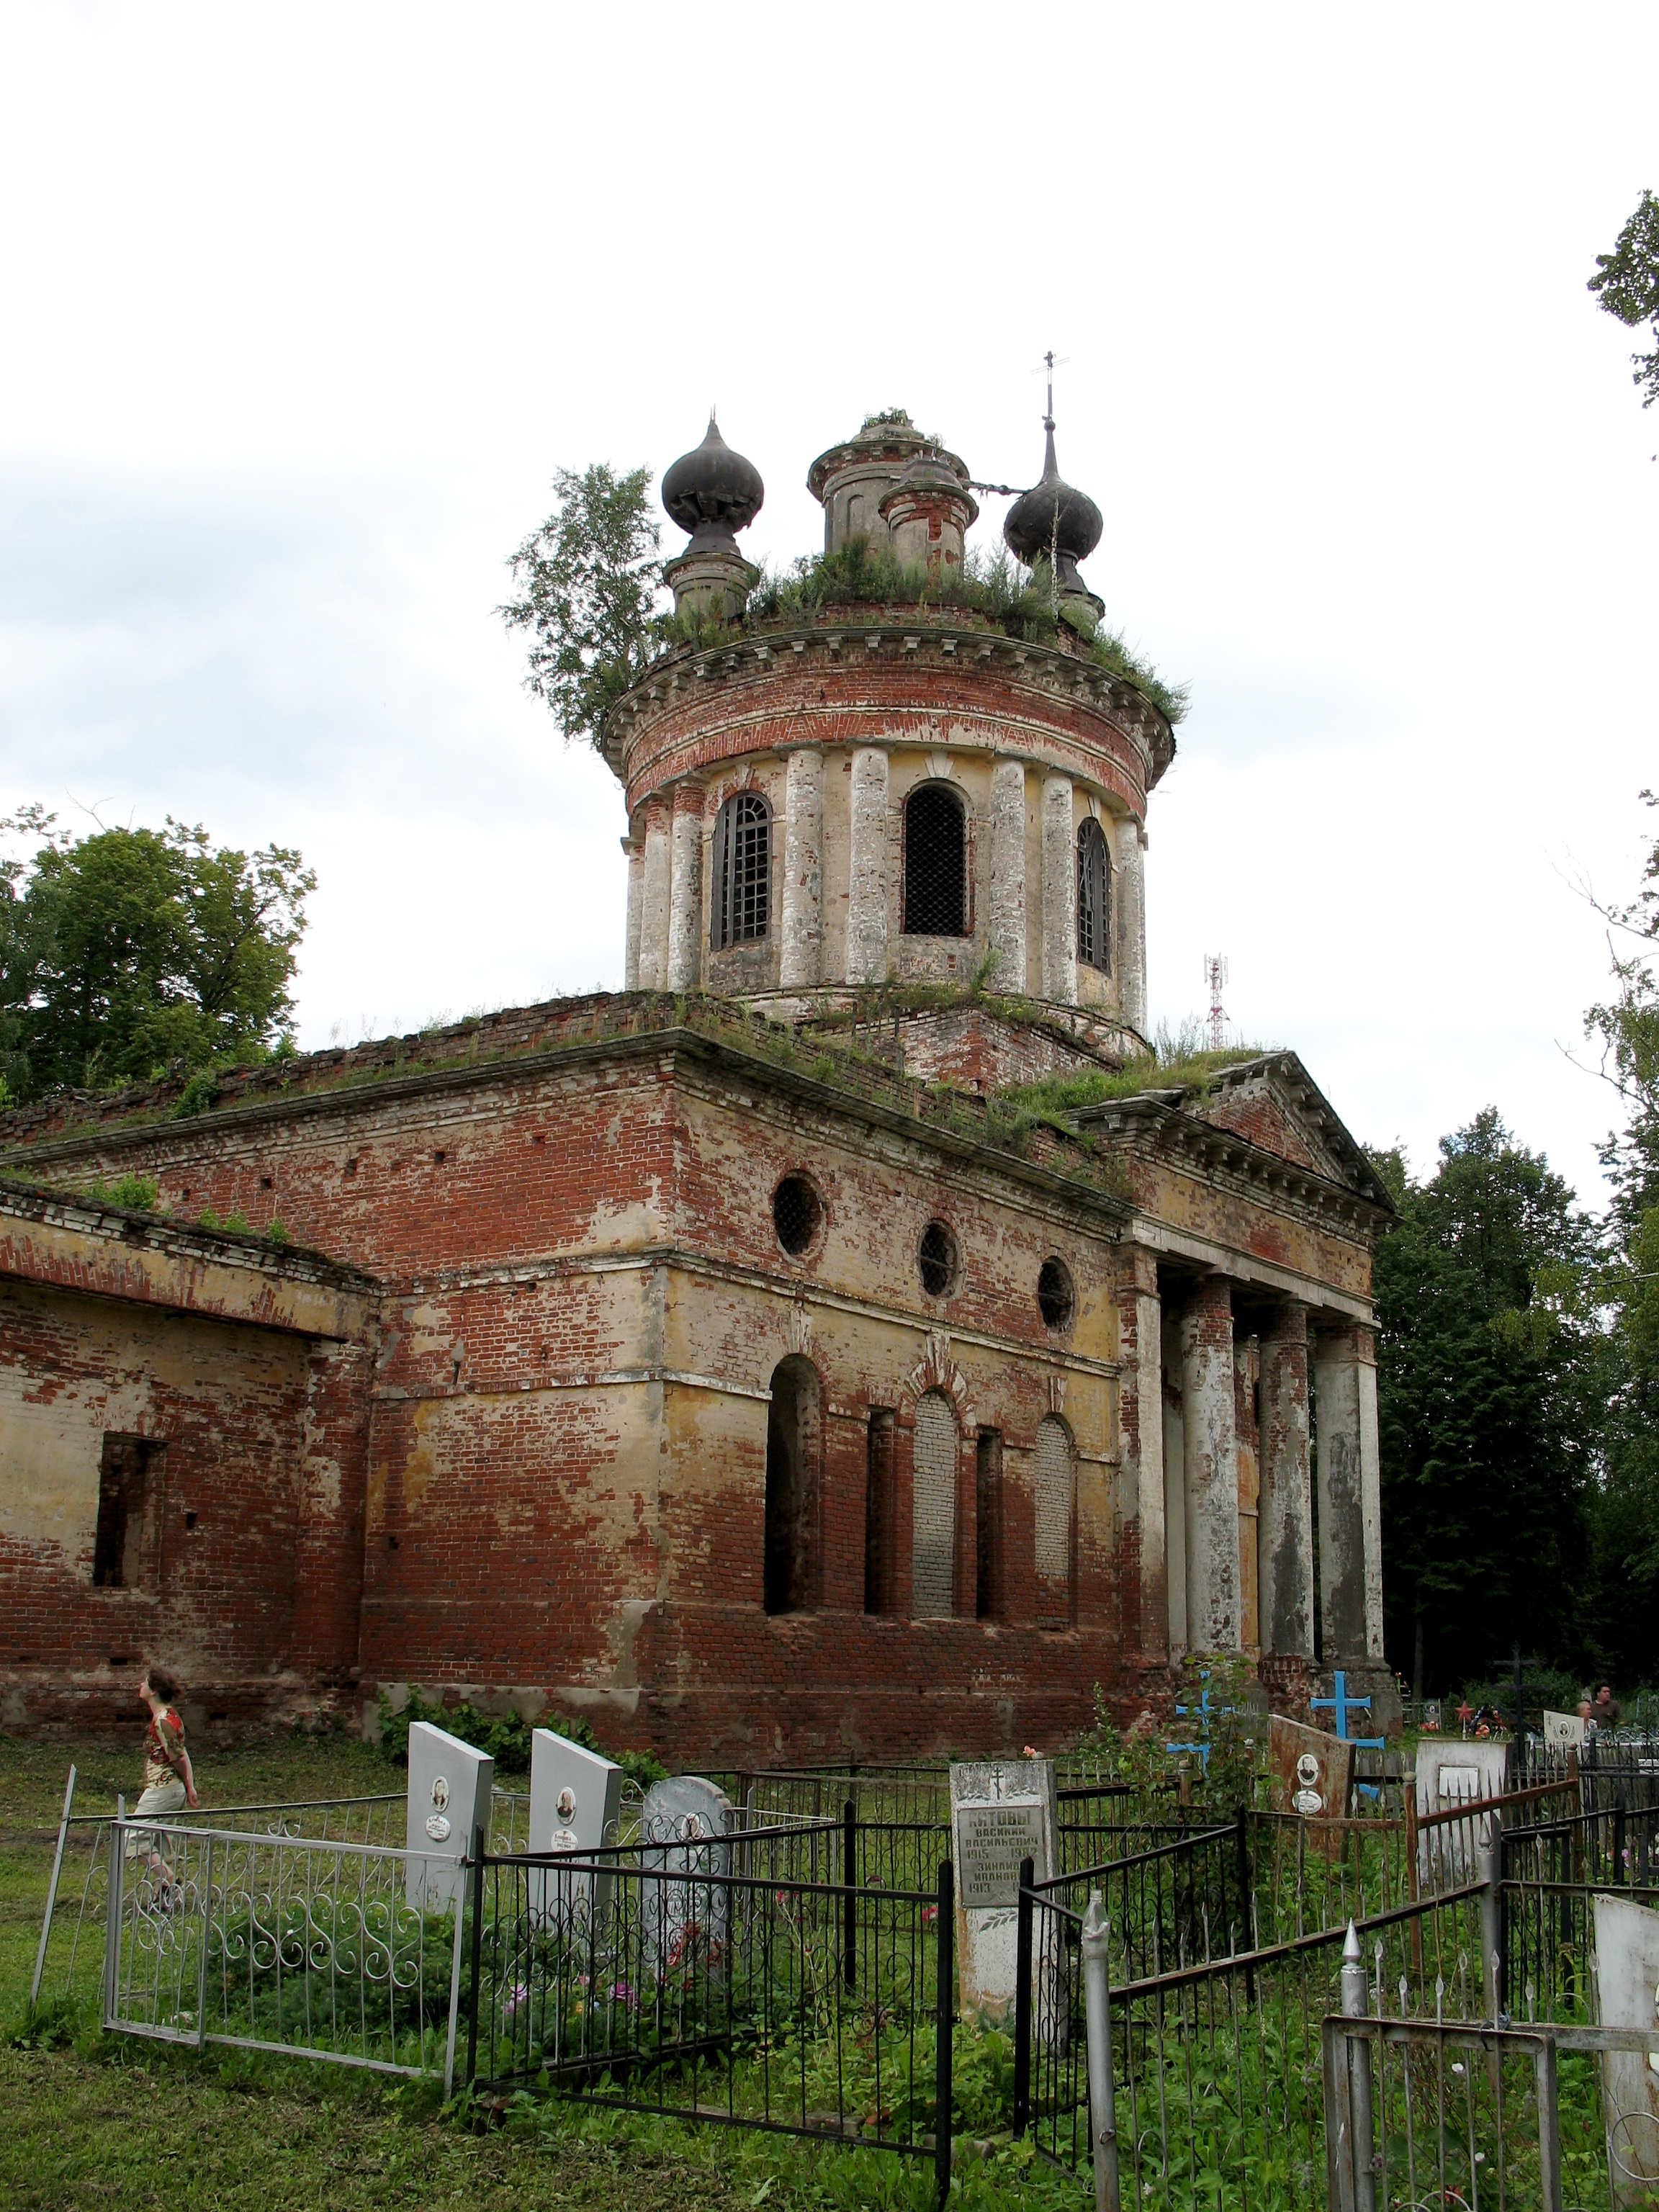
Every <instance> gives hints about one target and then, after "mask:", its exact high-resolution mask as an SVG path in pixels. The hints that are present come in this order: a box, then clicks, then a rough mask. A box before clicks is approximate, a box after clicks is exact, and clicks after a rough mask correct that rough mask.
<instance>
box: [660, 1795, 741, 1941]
mask: <svg viewBox="0 0 1659 2212" xmlns="http://www.w3.org/2000/svg"><path fill="white" fill-rule="evenodd" d="M734 1818H735V1816H734V1814H733V1813H732V1800H731V1799H730V1798H729V1797H728V1796H726V1792H725V1790H717V1789H716V1788H715V1787H714V1784H713V1783H712V1782H705V1781H704V1780H703V1779H702V1776H701V1775H697V1774H671V1775H669V1776H667V1777H666V1778H665V1780H663V1781H661V1782H653V1784H652V1785H651V1787H650V1789H649V1790H647V1792H646V1793H645V1802H644V1804H643V1805H642V1806H641V1808H640V1843H641V1852H640V1865H641V1870H642V1872H643V1874H644V1875H645V1877H646V1879H645V1880H644V1881H642V1882H641V1899H640V1905H641V1919H642V1920H643V1922H644V1925H645V1942H646V1948H647V1952H648V1953H649V1954H651V1955H652V1957H653V1960H660V1961H661V1962H662V1964H663V1965H664V1966H668V1967H673V1966H678V1965H679V1964H680V1962H681V1960H682V1959H684V1958H685V1957H687V1956H688V1955H689V1954H695V1955H696V1956H697V1957H699V1958H701V1959H702V1960H712V1958H713V1956H714V1949H715V1947H716V1946H718V1947H719V1948H720V1949H722V1950H723V1949H724V1948H725V1945H726V1900H727V1895H728V1893H727V1891H726V1888H725V1887H724V1886H723V1885H722V1884H721V1882H720V1881H719V1879H718V1877H720V1876H721V1875H729V1874H730V1873H731V1871H732V1845H731V1842H730V1840H729V1838H730V1836H731V1832H732V1825H733V1820H734ZM656 1870H660V1871H661V1872H662V1873H664V1874H665V1875H672V1876H674V1877H675V1879H673V1880H671V1881H653V1880H652V1879H651V1878H650V1877H651V1875H652V1874H653V1871H656ZM711 1875H713V1876H714V1877H716V1879H715V1880H714V1881H710V1880H709V1877H710V1876H711ZM699 1876H701V1877H702V1880H699V1879H698V1877H699ZM682 1877H683V1878H682Z"/></svg>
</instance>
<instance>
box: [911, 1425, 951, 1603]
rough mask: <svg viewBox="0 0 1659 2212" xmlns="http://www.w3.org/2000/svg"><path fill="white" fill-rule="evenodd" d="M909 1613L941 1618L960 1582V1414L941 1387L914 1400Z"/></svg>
mask: <svg viewBox="0 0 1659 2212" xmlns="http://www.w3.org/2000/svg"><path fill="white" fill-rule="evenodd" d="M911 1470H912V1482H911V1492H912V1498H911V1505H912V1515H911V1544H910V1616H911V1618H912V1620H944V1619H945V1618H947V1617H948V1616H949V1614H950V1613H951V1612H952V1611H953V1609H954V1608H953V1605H952V1600H953V1598H954V1595H955V1586H956V1528H957V1417H956V1414H955V1413H954V1412H953V1411H952V1409H951V1401H950V1400H949V1399H948V1398H947V1397H946V1396H945V1394H944V1392H943V1391H942V1390H928V1391H927V1392H925V1393H924V1394H923V1395H922V1396H921V1399H920V1400H919V1401H918V1402H917V1405H916V1427H915V1445H914V1449H913V1452H912V1456H911Z"/></svg>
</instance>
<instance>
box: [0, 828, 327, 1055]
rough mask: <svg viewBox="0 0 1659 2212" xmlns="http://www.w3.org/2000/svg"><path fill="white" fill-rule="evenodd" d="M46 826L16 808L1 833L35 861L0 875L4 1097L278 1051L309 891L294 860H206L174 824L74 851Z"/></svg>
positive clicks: (290, 1016)
mask: <svg viewBox="0 0 1659 2212" xmlns="http://www.w3.org/2000/svg"><path fill="white" fill-rule="evenodd" d="M54 818H55V817H52V816H51V815H48V814H46V813H44V812H43V811H41V810H40V808H39V807H29V808H26V809H24V810H23V811H22V812H21V814H18V815H16V816H14V817H12V818H11V820H10V821H9V822H7V823H4V824H0V827H3V828H4V829H7V830H9V831H10V832H11V833H12V834H13V835H14V836H16V835H18V834H20V833H21V835H22V836H25V837H33V838H37V839H39V840H40V842H39V844H38V846H37V849H36V850H35V852H34V854H33V857H32V859H30V860H17V859H12V860H6V861H4V862H0V1050H3V1052H4V1054H5V1072H6V1076H7V1080H8V1083H9V1087H10V1088H11V1089H12V1091H15V1092H16V1093H18V1094H20V1095H21V1096H24V1097H28V1096H33V1095H37V1094H40V1093H41V1092H45V1091H57V1090H61V1089H64V1088H65V1087H70V1086H84V1087H91V1088H106V1087H108V1086H110V1085H115V1084H119V1083H124V1082H129V1081H133V1080H143V1079H148V1078H149V1077H150V1076H152V1075H154V1074H155V1073H157V1072H158V1071H159V1070H161V1069H162V1068H165V1067H167V1066H171V1065H173V1064H174V1063H177V1062H182V1063H183V1064H184V1066H185V1067H186V1068H189V1069H196V1068H204V1067H210V1066H213V1065H215V1064H216V1063H223V1062H229V1061H233V1060H246V1059H247V1058H249V1057H250V1056H258V1054H261V1053H264V1052H266V1051H269V1050H270V1049H272V1048H276V1047H277V1046H278V1045H280V1044H281V1043H282V1042H283V1040H284V1039H285V1038H288V1037H289V1036H291V1034H292V1030H293V1022H294V1005H293V1000H292V998H291V996H290V991H289V987H290V985H291V983H292V981H293V977H294V969H295V952H296V951H297V948H298V946H299V944H300V940H301V935H302V934H303V932H304V929H305V902H306V899H307V896H308V895H309V894H310V892H311V891H312V890H314V889H315V887H316V877H315V875H314V874H313V872H312V871H311V870H310V869H308V868H307V867H306V866H304V865H303V863H302V861H301V856H300V854H298V853H295V852H293V851H290V850H289V849H288V848H285V847H283V846H280V845H268V846H266V847H265V848H264V850H263V851H261V852H257V853H242V852H238V851H236V850H234V849H233V848H228V847H220V846H216V845H215V844H214V843H213V842H212V841H211V839H210V837H209V836H208V834H207V832H206V830H205V829H202V828H201V827H200V826H199V825H197V826H196V827H194V828H191V827H188V826H186V825H185V824H184V823H178V822H174V821H173V820H172V819H171V818H169V819H168V821H167V826H166V828H165V829H161V830H155V829H100V830H98V831H97V832H96V833H95V834H94V836H90V837H84V838H80V839H76V838H72V837H70V836H67V835H65V834H64V833H63V832H60V831H58V830H57V829H55V828H54V826H53V825H54Z"/></svg>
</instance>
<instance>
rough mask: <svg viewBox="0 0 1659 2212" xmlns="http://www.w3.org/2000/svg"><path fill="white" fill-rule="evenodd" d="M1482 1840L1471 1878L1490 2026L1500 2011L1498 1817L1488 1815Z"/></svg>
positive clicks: (1500, 1852) (1482, 1986)
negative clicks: (1477, 1888)
mask: <svg viewBox="0 0 1659 2212" xmlns="http://www.w3.org/2000/svg"><path fill="white" fill-rule="evenodd" d="M1502 1838H1503V1830H1502V1828H1501V1827H1500V1826H1499V1825H1498V1814H1496V1813H1490V1814H1487V1815H1486V1835H1485V1837H1484V1838H1481V1837H1480V1836H1479V1835H1477V1837H1476V1839H1475V1845H1474V1873H1475V1879H1476V1881H1479V1882H1480V1886H1481V1887H1480V1991H1481V1996H1482V1997H1483V1998H1484V2000H1485V2002H1486V2010H1487V2012H1488V2014H1489V2015H1490V2016H1491V2019H1492V2026H1493V2027H1497V2026H1498V2014H1499V2012H1500V2011H1501V2010H1502V2008H1503V1987H1502V1984H1503V1956H1502V1947H1503V1926H1502V1917H1501V1916H1502V1911H1503V1898H1504V1873H1503V1868H1504V1852H1503V1841H1502Z"/></svg>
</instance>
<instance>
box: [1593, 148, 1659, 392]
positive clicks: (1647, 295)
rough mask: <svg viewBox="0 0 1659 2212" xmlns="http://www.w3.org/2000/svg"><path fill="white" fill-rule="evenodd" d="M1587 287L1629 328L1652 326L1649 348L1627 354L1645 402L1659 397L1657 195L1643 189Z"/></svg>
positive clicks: (1597, 260)
mask: <svg viewBox="0 0 1659 2212" xmlns="http://www.w3.org/2000/svg"><path fill="white" fill-rule="evenodd" d="M1589 289H1590V290H1591V291H1592V292H1594V293H1595V295H1597V297H1598V298H1599V300H1600V301H1601V305H1602V307H1605V308H1606V310H1607V313H1608V314H1610V315H1616V316H1617V317H1618V318H1619V320H1620V322H1621V323H1623V324H1625V325H1626V326H1627V327H1628V328H1629V329H1631V330H1633V331H1634V330H1639V329H1640V328H1641V326H1642V325H1643V324H1644V323H1646V324H1648V325H1650V333H1649V334H1650V337H1652V339H1653V349H1652V351H1651V352H1650V353H1635V354H1632V356H1631V360H1632V363H1633V364H1634V367H1635V370H1636V375H1635V382H1636V384H1637V386H1638V388H1639V390H1640V391H1641V393H1642V404H1643V406H1644V407H1651V406H1652V404H1653V403H1654V401H1655V400H1656V399H1659V200H1656V199H1655V197H1653V194H1652V193H1651V192H1645V191H1644V193H1643V195H1642V197H1641V198H1640V199H1639V200H1638V202H1637V203H1636V211H1635V213H1634V214H1633V215H1632V216H1631V218H1630V221H1629V222H1627V223H1626V225H1625V227H1624V228H1623V229H1622V230H1621V231H1620V234H1619V235H1618V237H1617V238H1616V239H1615V240H1613V251H1612V252H1611V253H1598V254H1597V255H1596V257H1595V276H1592V277H1591V278H1590V280H1589Z"/></svg>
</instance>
